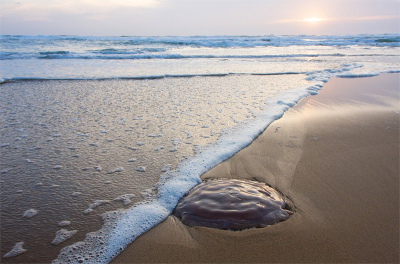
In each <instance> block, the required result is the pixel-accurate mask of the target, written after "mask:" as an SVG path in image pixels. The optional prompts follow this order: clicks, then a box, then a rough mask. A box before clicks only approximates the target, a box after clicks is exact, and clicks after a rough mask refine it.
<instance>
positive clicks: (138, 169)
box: [136, 166, 146, 172]
mask: <svg viewBox="0 0 400 264" xmlns="http://www.w3.org/2000/svg"><path fill="white" fill-rule="evenodd" d="M136 170H137V171H139V172H145V171H146V167H144V166H139V167H137V168H136Z"/></svg>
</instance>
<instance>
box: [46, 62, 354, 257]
mask: <svg viewBox="0 0 400 264" xmlns="http://www.w3.org/2000/svg"><path fill="white" fill-rule="evenodd" d="M359 67H360V65H359V64H352V65H345V66H344V67H342V69H341V70H335V71H332V70H329V69H328V70H324V71H319V72H314V73H312V74H313V75H314V79H315V80H316V81H315V82H314V83H312V84H311V85H309V86H303V87H297V88H294V89H291V90H289V91H285V92H281V93H279V94H278V95H277V96H276V97H273V98H270V99H268V100H266V101H265V103H266V107H265V111H263V112H260V113H257V114H256V115H255V118H254V119H248V120H245V121H242V122H240V123H239V124H237V125H236V126H234V127H232V128H229V129H227V130H225V131H222V136H221V137H220V138H219V139H218V140H217V141H216V142H215V143H213V144H209V145H206V146H204V147H201V148H199V151H197V152H196V155H195V156H193V157H191V158H189V159H187V160H184V161H183V162H181V163H180V164H178V166H177V169H176V170H174V171H168V172H166V173H164V174H162V175H161V177H160V179H159V182H158V183H157V185H156V188H157V194H155V195H154V196H153V197H149V198H148V199H146V200H145V201H142V202H139V203H136V204H134V205H133V206H132V207H130V208H128V209H125V210H122V209H120V210H118V211H113V212H108V213H105V214H103V215H102V217H103V220H104V224H103V226H102V228H101V229H100V230H98V231H96V232H92V233H89V234H87V235H86V238H85V240H84V241H83V242H77V243H75V244H73V245H71V246H67V247H65V248H63V249H62V250H61V252H60V254H59V256H58V258H57V259H55V260H54V261H53V263H54V264H56V263H79V261H80V260H81V261H82V260H84V261H85V263H108V262H110V261H111V260H112V259H113V258H115V257H116V256H117V255H118V254H119V253H121V252H122V251H123V250H124V249H125V248H126V247H127V245H129V244H130V243H131V242H132V241H134V240H135V239H136V238H137V237H138V236H140V235H141V234H143V233H145V232H146V231H148V230H150V229H151V228H152V227H154V226H155V225H157V224H159V223H160V222H162V221H163V220H164V219H166V218H167V217H168V216H169V215H170V214H171V213H172V211H173V209H174V208H175V206H176V204H177V203H178V201H179V199H180V198H181V197H183V196H184V195H185V194H186V193H187V192H188V191H189V190H190V189H192V188H193V187H194V186H196V185H197V184H199V183H201V180H200V176H201V175H202V174H203V173H205V172H207V171H208V170H210V169H211V168H213V167H214V166H216V165H218V164H219V163H221V162H222V161H224V160H226V159H228V158H230V157H231V156H233V155H234V154H235V153H237V152H238V151H240V150H241V149H243V148H244V147H246V146H248V145H249V144H250V143H251V142H252V141H253V140H254V139H255V138H256V137H257V136H258V135H259V134H261V133H262V132H263V131H264V130H265V129H266V128H267V127H268V126H269V125H270V124H271V123H272V122H273V121H274V120H276V119H278V118H280V117H281V116H282V115H283V114H284V112H285V111H287V110H288V109H289V108H290V107H292V106H294V105H295V104H296V103H297V102H299V101H300V100H301V99H302V98H304V97H306V96H308V95H311V94H315V93H317V92H318V90H319V89H321V88H322V87H323V85H324V83H325V82H326V80H327V79H328V80H329V79H330V78H331V77H334V76H338V75H339V74H341V73H343V72H346V71H350V70H352V69H355V68H359ZM277 98H279V99H277ZM242 131H246V133H241V132H242Z"/></svg>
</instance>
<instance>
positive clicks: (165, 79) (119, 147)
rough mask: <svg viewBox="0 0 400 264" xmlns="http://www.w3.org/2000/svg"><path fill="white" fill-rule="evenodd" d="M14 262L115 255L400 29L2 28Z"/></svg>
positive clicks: (0, 164)
mask: <svg viewBox="0 0 400 264" xmlns="http://www.w3.org/2000/svg"><path fill="white" fill-rule="evenodd" d="M0 43H1V50H0V58H1V60H0V81H1V84H0V91H1V93H0V120H1V127H0V134H1V141H0V151H1V161H0V170H1V182H0V184H1V204H2V210H1V235H2V239H1V261H2V262H4V263H21V262H34V261H35V262H47V263H49V262H52V261H53V262H54V263H66V262H71V263H81V262H87V263H107V262H109V261H110V260H111V259H112V258H114V257H115V256H116V255H117V254H118V253H119V252H121V251H122V250H123V249H124V248H125V247H126V246H127V245H128V244H129V243H130V242H132V241H133V240H134V239H135V238H136V237H138V236H139V235H141V234H143V233H144V232H146V231H147V230H149V229H150V228H151V227H153V226H154V225H156V224H158V223H160V222H161V221H162V220H163V219H165V218H166V217H167V216H168V215H169V214H171V212H172V210H173V209H174V207H175V206H176V204H177V202H178V200H179V199H180V198H181V197H182V196H183V195H184V194H185V193H187V192H188V191H189V190H190V189H191V188H192V187H194V186H195V185H197V184H199V183H200V179H199V177H200V175H201V174H202V173H204V172H206V171H207V170H209V169H210V168H212V167H213V166H215V165H217V164H218V163H220V162H221V161H223V160H225V159H227V158H229V157H230V156H232V155H233V154H234V153H236V152H237V151H239V150H240V149H242V148H244V147H245V146H247V145H248V144H250V143H251V142H252V140H254V138H255V137H257V135H259V134H260V133H261V132H262V131H263V130H264V129H265V128H266V127H267V126H268V125H269V124H270V123H271V122H273V120H275V119H277V118H279V117H280V116H282V114H283V113H284V111H286V110H287V109H288V108H290V107H291V106H293V105H294V104H296V102H298V101H299V100H300V99H301V98H303V97H305V96H308V95H313V94H317V93H318V90H319V89H321V88H323V85H324V83H326V82H327V81H328V80H329V78H331V77H333V76H339V77H363V76H374V75H378V74H380V73H383V72H399V71H400V65H399V62H400V61H399V54H400V52H399V51H400V48H399V44H400V35H388V34H386V35H346V36H273V35H269V36H214V37H203V36H195V37H134V36H121V37H79V36H8V35H7V36H6V35H3V36H1V38H0Z"/></svg>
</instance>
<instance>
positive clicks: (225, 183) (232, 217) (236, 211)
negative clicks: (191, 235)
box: [174, 179, 292, 230]
mask: <svg viewBox="0 0 400 264" xmlns="http://www.w3.org/2000/svg"><path fill="white" fill-rule="evenodd" d="M285 208H287V204H286V201H285V199H284V198H283V197H282V196H281V195H280V194H279V193H278V192H277V191H276V190H274V189H272V188H271V187H269V186H267V185H266V184H264V183H260V182H255V181H244V180H228V179H226V180H222V179H221V180H212V181H208V182H204V183H202V184H199V185H197V186H196V187H194V188H193V189H192V190H191V191H190V192H189V193H188V194H187V195H186V196H185V197H183V198H181V200H180V201H179V203H178V205H177V206H176V208H175V210H174V215H175V216H177V217H178V218H180V219H181V220H182V222H183V223H184V224H186V225H188V226H205V227H212V228H219V229H229V230H243V229H247V228H252V227H265V226H269V225H273V224H276V223H278V222H280V221H284V220H286V219H288V218H289V215H290V214H291V213H292V212H291V211H288V210H286V209H285Z"/></svg>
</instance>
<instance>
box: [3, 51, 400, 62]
mask: <svg viewBox="0 0 400 264" xmlns="http://www.w3.org/2000/svg"><path fill="white" fill-rule="evenodd" d="M154 52H159V53H161V54H151V53H148V51H147V50H146V51H143V50H137V51H129V50H120V49H103V50H98V51H91V52H88V53H84V54H77V53H72V52H68V51H54V52H51V51H49V52H38V53H35V54H27V53H17V52H2V53H0V60H18V59H72V60H79V59H80V60H151V59H269V58H317V57H368V56H370V57H371V56H399V55H396V54H376V53H371V54H343V53H330V54H273V55H272V54H271V55H246V54H244V55H216V54H206V55H183V54H169V53H162V52H163V51H162V50H161V49H159V51H152V53H154Z"/></svg>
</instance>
